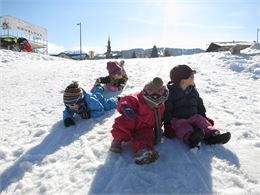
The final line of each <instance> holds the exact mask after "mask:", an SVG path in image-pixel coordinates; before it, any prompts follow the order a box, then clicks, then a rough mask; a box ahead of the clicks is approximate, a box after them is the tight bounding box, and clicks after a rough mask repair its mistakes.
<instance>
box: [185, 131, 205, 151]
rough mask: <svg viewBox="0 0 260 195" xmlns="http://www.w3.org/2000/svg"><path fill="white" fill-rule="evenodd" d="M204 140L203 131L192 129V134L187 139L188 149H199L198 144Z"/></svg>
mask: <svg viewBox="0 0 260 195" xmlns="http://www.w3.org/2000/svg"><path fill="white" fill-rule="evenodd" d="M203 139H204V131H203V129H201V128H194V130H193V132H192V133H191V135H190V137H189V143H188V145H189V147H190V148H195V147H198V148H199V143H200V142H201V141H202V140H203Z"/></svg>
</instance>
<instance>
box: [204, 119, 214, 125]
mask: <svg viewBox="0 0 260 195" xmlns="http://www.w3.org/2000/svg"><path fill="white" fill-rule="evenodd" d="M205 118H206V119H207V120H208V121H209V123H210V124H211V125H212V126H214V120H213V119H211V118H208V117H205Z"/></svg>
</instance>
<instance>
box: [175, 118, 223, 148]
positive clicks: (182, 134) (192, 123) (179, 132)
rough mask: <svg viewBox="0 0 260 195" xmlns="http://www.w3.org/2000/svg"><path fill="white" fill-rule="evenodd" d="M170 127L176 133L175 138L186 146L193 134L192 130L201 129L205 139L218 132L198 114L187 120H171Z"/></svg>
mask: <svg viewBox="0 0 260 195" xmlns="http://www.w3.org/2000/svg"><path fill="white" fill-rule="evenodd" d="M171 126H172V128H173V129H174V130H175V132H176V137H177V138H178V139H180V140H181V141H182V142H183V143H185V144H188V139H189V136H190V134H191V133H192V132H193V128H201V129H203V130H204V134H205V138H207V137H208V136H209V135H211V134H214V133H215V132H218V131H219V130H217V129H215V128H214V127H213V126H212V125H211V124H210V122H209V121H208V120H207V119H206V118H205V117H203V116H201V115H199V114H195V115H193V116H191V117H190V118H188V119H184V118H181V119H177V118H172V120H171Z"/></svg>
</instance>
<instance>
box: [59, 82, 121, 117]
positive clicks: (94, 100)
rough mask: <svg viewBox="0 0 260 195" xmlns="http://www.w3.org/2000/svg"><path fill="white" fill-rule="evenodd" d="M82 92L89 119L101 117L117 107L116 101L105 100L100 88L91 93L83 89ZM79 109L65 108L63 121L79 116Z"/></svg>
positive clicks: (80, 110) (80, 111) (111, 99)
mask: <svg viewBox="0 0 260 195" xmlns="http://www.w3.org/2000/svg"><path fill="white" fill-rule="evenodd" d="M82 90H83V93H84V105H85V106H86V107H87V110H88V113H89V114H90V118H97V117H99V116H101V115H103V114H104V113H105V111H106V110H111V109H114V108H116V107H117V104H118V101H117V100H116V99H113V98H109V99H107V98H105V97H104V96H103V95H102V92H103V89H102V87H98V86H97V87H95V90H93V93H90V92H87V91H85V90H84V89H83V88H82ZM81 107H82V106H81ZM81 107H80V108H79V110H77V111H76V110H73V109H70V108H69V107H67V106H66V108H65V110H64V111H63V120H65V119H67V118H71V119H72V120H73V118H74V116H75V115H77V114H78V115H80V116H81V113H82V111H83V109H82V108H81Z"/></svg>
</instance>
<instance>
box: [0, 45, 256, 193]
mask: <svg viewBox="0 0 260 195" xmlns="http://www.w3.org/2000/svg"><path fill="white" fill-rule="evenodd" d="M0 56H1V61H0V72H1V82H0V91H1V102H0V105H1V106H0V110H1V112H0V114H1V118H0V125H1V129H0V131H1V137H0V143H1V145H0V193H1V194H3V195H7V194H8V195H9V194H12V195H16V194H17V195H19V194H26V195H28V194H29V195H30V194H52V195H53V194H260V163H259V162H258V160H259V158H260V131H259V130H260V122H259V118H260V51H259V50H257V49H254V48H247V49H245V50H242V51H241V54H239V55H231V54H230V52H219V53H201V54H194V55H189V56H178V57H165V58H154V59H128V60H125V64H126V65H125V69H126V71H127V73H128V75H129V82H128V85H127V87H126V88H125V90H124V91H123V93H122V94H120V95H126V94H129V93H133V92H136V91H140V90H141V89H142V88H143V86H144V84H145V83H147V82H148V81H150V80H151V79H152V78H153V77H155V76H159V77H161V78H163V80H164V82H168V81H169V71H170V69H171V68H172V67H173V66H175V65H177V64H188V65H189V66H191V67H192V68H194V69H196V70H197V74H196V75H195V82H196V86H197V88H198V91H199V92H200V95H201V97H202V98H203V99H204V104H205V106H206V108H207V115H208V116H209V117H211V118H213V119H214V121H215V126H216V127H219V129H222V130H223V131H230V132H231V134H232V138H231V140H230V142H228V143H227V144H226V145H223V146H221V145H214V146H207V145H204V144H202V146H201V149H200V150H198V151H191V150H189V149H188V147H187V146H185V145H184V144H182V143H180V142H179V141H178V140H177V139H173V140H170V139H167V138H163V141H162V143H161V144H159V145H157V146H156V149H157V150H158V151H159V152H160V158H159V160H158V161H156V162H155V163H153V164H150V165H144V166H140V165H136V164H135V163H134V162H133V158H132V153H131V148H130V145H129V144H125V145H124V148H123V149H124V150H123V153H122V154H121V155H117V154H112V153H110V152H109V151H108V149H109V146H110V143H111V141H112V136H111V133H110V130H111V127H112V125H113V122H114V118H115V117H117V116H119V114H118V113H117V111H116V110H111V111H108V112H106V114H105V115H104V116H102V117H100V118H97V119H89V120H78V121H77V125H76V126H73V127H69V128H65V127H64V126H63V122H62V111H63V109H64V105H63V100H62V98H63V96H62V95H63V90H64V88H65V87H66V86H67V85H68V84H69V83H70V82H71V81H72V80H78V81H81V82H82V85H83V86H84V88H86V89H90V88H91V87H92V85H93V83H94V82H95V79H96V78H97V77H99V76H105V75H106V74H107V73H106V62H107V60H97V61H94V60H93V61H73V60H67V59H61V58H56V57H50V56H46V55H40V54H28V53H17V52H12V51H6V50H0Z"/></svg>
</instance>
